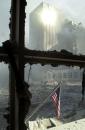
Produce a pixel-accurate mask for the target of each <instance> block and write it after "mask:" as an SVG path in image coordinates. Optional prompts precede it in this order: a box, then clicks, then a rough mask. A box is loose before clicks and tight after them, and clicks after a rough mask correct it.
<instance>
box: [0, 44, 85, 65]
mask: <svg viewBox="0 0 85 130" xmlns="http://www.w3.org/2000/svg"><path fill="white" fill-rule="evenodd" d="M18 54H19V51H18V49H17V48H16V49H14V55H15V57H16V56H17V55H18ZM2 61H4V62H6V63H8V62H9V61H8V56H7V54H6V53H5V52H4V50H3V47H0V62H2ZM26 63H29V64H37V63H40V64H42V65H46V64H51V65H52V66H54V67H55V66H58V65H67V66H79V67H85V55H73V54H72V53H70V52H67V51H61V52H57V51H35V50H29V49H26V48H24V64H26Z"/></svg>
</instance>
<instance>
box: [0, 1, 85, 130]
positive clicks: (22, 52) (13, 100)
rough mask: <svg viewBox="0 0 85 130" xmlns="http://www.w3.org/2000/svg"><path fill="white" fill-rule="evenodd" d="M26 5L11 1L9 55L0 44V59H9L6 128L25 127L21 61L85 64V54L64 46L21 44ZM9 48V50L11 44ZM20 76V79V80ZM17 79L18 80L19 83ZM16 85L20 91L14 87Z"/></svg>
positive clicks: (27, 107) (22, 67)
mask: <svg viewBox="0 0 85 130" xmlns="http://www.w3.org/2000/svg"><path fill="white" fill-rule="evenodd" d="M28 4H29V2H28ZM25 6H26V0H12V1H11V10H10V14H11V17H10V23H9V27H10V39H9V42H10V43H11V44H12V45H13V51H11V52H10V54H12V56H10V54H9V52H7V51H6V49H7V48H4V46H2V47H0V62H2V61H4V62H5V63H7V64H8V63H9V65H10V67H9V73H10V74H9V78H10V80H9V83H10V84H9V92H10V108H9V110H10V117H9V126H8V128H7V129H8V130H26V127H25V125H24V118H25V115H26V109H29V107H30V104H28V105H27V102H28V100H27V101H26V98H25V95H24V94H23V93H24V92H26V90H25V89H24V87H25V85H26V84H24V65H25V64H26V63H29V64H37V63H40V64H41V65H45V64H51V65H52V66H53V67H56V66H58V65H67V66H79V67H80V68H81V67H85V56H84V55H73V54H72V53H70V52H68V51H66V50H62V51H61V52H57V51H48V52H46V51H35V50H29V49H27V48H25V47H24V34H25V33H24V31H25ZM5 43H6V42H5ZM8 49H9V51H10V48H8ZM12 58H14V60H15V62H13V60H12ZM10 59H11V60H10ZM14 66H16V67H17V68H16V69H15V68H13V67H14ZM13 71H15V72H13ZM17 72H18V73H19V75H18V76H20V78H18V76H16V73H17ZM14 73H15V76H14ZM16 77H17V78H16ZM20 80H22V82H21V81H20ZM15 82H17V83H15ZM20 82H21V84H19V83H20ZM20 85H21V89H20ZM18 87H19V89H20V90H21V92H19V91H17V90H18ZM22 91H23V93H22ZM21 94H22V95H21ZM28 99H29V96H28ZM29 100H30V99H29Z"/></svg>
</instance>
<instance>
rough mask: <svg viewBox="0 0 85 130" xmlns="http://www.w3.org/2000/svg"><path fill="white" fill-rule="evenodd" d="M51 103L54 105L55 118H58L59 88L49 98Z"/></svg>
mask: <svg viewBox="0 0 85 130" xmlns="http://www.w3.org/2000/svg"><path fill="white" fill-rule="evenodd" d="M51 98H52V102H53V104H54V105H55V108H56V112H57V118H60V87H59V88H58V89H57V90H56V92H55V93H54V94H53V95H52V96H51Z"/></svg>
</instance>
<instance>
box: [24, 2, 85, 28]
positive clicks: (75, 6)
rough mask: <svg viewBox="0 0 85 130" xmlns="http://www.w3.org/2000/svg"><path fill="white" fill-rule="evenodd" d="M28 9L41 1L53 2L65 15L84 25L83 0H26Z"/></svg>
mask: <svg viewBox="0 0 85 130" xmlns="http://www.w3.org/2000/svg"><path fill="white" fill-rule="evenodd" d="M27 1H28V4H29V10H30V11H31V10H32V9H34V8H36V6H37V5H38V4H40V3H41V2H42V1H44V2H48V3H50V4H54V5H55V6H56V7H57V8H59V9H61V10H62V11H63V13H64V14H65V16H67V17H68V18H70V19H72V20H73V21H75V22H78V23H79V22H82V23H83V25H84V26H85V15H84V12H85V0H27Z"/></svg>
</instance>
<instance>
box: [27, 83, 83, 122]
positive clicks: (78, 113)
mask: <svg viewBox="0 0 85 130" xmlns="http://www.w3.org/2000/svg"><path fill="white" fill-rule="evenodd" d="M60 88H61V89H60V106H61V107H60V108H61V119H60V120H61V122H63V123H68V122H71V121H75V120H79V119H82V118H85V100H84V101H83V102H82V101H81V98H82V94H81V89H82V88H81V82H74V83H72V82H64V83H62V85H61V86H60ZM53 89H54V86H44V85H42V86H39V85H35V86H31V87H30V91H31V92H32V95H33V97H32V105H31V108H30V111H29V113H28V115H27V117H29V116H30V115H31V113H32V112H33V111H35V110H36V108H37V107H38V106H39V105H40V104H43V101H44V100H45V99H46V98H47V96H48V95H49V94H50V93H51V92H52V91H53ZM55 116H56V113H55V107H54V106H53V103H52V101H51V98H50V97H49V100H47V102H46V103H45V104H43V106H42V107H41V108H40V109H39V110H38V111H37V112H36V113H35V114H34V115H32V117H30V119H29V120H36V119H37V118H48V117H55Z"/></svg>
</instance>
